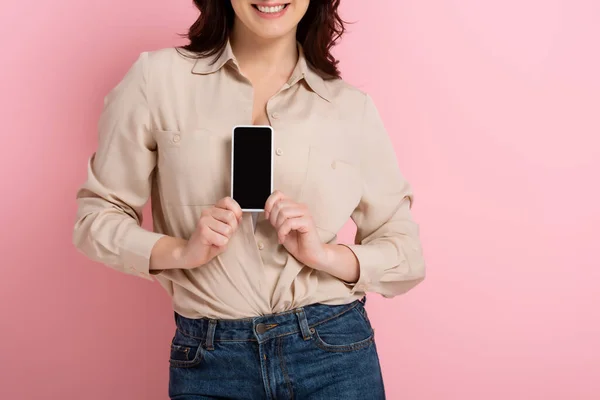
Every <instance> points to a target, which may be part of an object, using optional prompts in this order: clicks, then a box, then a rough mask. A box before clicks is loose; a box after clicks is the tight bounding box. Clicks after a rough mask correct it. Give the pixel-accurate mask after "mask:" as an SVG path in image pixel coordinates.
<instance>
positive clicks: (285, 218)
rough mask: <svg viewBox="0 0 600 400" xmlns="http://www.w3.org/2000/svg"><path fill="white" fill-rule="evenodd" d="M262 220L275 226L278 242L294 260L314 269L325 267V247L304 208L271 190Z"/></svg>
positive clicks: (326, 261) (306, 209) (302, 205)
mask: <svg viewBox="0 0 600 400" xmlns="http://www.w3.org/2000/svg"><path fill="white" fill-rule="evenodd" d="M265 217H266V218H267V219H268V220H269V221H270V222H271V224H272V225H273V227H275V230H276V231H277V236H278V238H279V243H281V244H282V245H283V246H284V247H285V248H286V250H287V251H288V252H289V253H290V254H291V255H293V256H294V257H295V258H296V259H297V260H298V261H300V262H302V263H303V264H305V265H307V266H309V267H311V268H314V269H322V268H323V266H326V265H327V263H328V260H327V258H328V256H329V255H328V251H327V248H326V246H325V244H324V243H323V242H321V239H320V238H319V234H318V233H317V227H316V225H315V222H314V221H313V218H312V216H311V214H310V211H309V210H308V207H307V206H306V205H304V204H300V203H296V202H295V201H293V200H292V199H290V198H289V197H287V196H286V195H284V194H283V193H281V192H280V191H275V192H273V193H272V194H271V196H269V198H268V199H267V202H266V204H265Z"/></svg>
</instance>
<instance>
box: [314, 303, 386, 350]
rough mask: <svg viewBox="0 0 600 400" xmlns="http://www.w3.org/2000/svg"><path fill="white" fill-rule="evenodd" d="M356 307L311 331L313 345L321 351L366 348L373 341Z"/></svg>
mask: <svg viewBox="0 0 600 400" xmlns="http://www.w3.org/2000/svg"><path fill="white" fill-rule="evenodd" d="M355 310H356V307H354V308H352V309H350V310H348V311H347V312H345V313H343V314H342V315H340V316H338V317H336V318H334V319H332V320H329V321H327V322H324V323H321V324H317V325H315V326H314V327H313V328H312V329H311V333H312V334H313V340H314V343H315V344H316V345H317V347H319V348H320V349H321V350H325V351H329V352H349V351H356V350H360V349H363V348H365V347H368V346H370V345H371V343H373V341H374V339H375V335H374V331H373V329H372V328H371V326H370V324H368V323H366V322H365V319H364V317H363V316H362V314H361V313H360V312H355Z"/></svg>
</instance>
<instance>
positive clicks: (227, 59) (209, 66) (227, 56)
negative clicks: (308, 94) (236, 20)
mask: <svg viewBox="0 0 600 400" xmlns="http://www.w3.org/2000/svg"><path fill="white" fill-rule="evenodd" d="M227 63H231V64H233V66H234V67H235V68H236V69H237V70H238V71H239V70H240V68H239V64H238V62H237V60H236V58H235V55H234V54H233V50H232V49H231V43H230V42H229V40H228V41H227V44H226V45H225V48H224V49H223V51H222V52H221V53H220V54H218V55H216V56H215V57H202V58H198V59H197V60H196V61H195V62H194V66H193V68H192V73H194V74H200V75H207V74H212V73H214V72H217V71H219V70H220V69H221V68H223V66H225V65H226V64H227ZM300 80H304V81H305V82H306V83H307V85H308V86H309V87H310V89H311V90H312V91H313V92H315V93H316V94H317V95H319V96H320V97H322V98H323V99H324V100H326V101H328V102H330V101H331V95H330V93H329V89H328V88H327V86H326V84H325V81H324V79H323V77H322V76H321V75H320V74H319V73H318V72H317V71H316V70H315V69H313V68H312V67H311V66H310V65H309V63H308V60H307V59H306V56H305V55H304V49H303V48H302V45H301V44H300V43H298V62H297V63H296V67H295V68H294V71H293V72H292V75H291V77H290V79H289V80H288V85H289V86H293V85H295V84H296V83H298V81H300Z"/></svg>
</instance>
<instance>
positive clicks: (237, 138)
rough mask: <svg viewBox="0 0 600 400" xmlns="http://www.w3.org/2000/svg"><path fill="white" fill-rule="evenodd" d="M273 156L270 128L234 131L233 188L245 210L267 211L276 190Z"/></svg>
mask: <svg viewBox="0 0 600 400" xmlns="http://www.w3.org/2000/svg"><path fill="white" fill-rule="evenodd" d="M272 153H273V149H272V130H271V129H270V128H269V127H259V126H248V127H236V128H234V131H233V152H232V162H233V167H232V181H231V183H232V184H231V188H232V197H233V199H234V200H235V201H237V202H238V203H239V205H240V207H241V208H242V209H244V210H263V209H264V207H265V202H266V201H267V198H268V197H269V196H270V195H271V190H272V182H271V180H272V171H271V169H272Z"/></svg>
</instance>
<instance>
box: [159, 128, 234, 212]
mask: <svg viewBox="0 0 600 400" xmlns="http://www.w3.org/2000/svg"><path fill="white" fill-rule="evenodd" d="M155 137H156V143H157V147H158V149H157V150H158V159H157V167H158V174H157V179H158V185H159V190H160V192H161V199H162V201H163V202H164V203H166V204H175V205H210V204H215V203H216V202H217V201H219V199H221V198H223V197H225V196H228V195H229V192H230V190H229V186H230V179H231V178H230V169H231V166H230V160H231V139H230V138H226V137H223V136H219V135H217V134H215V133H214V132H212V131H209V130H207V129H196V130H186V131H157V132H155Z"/></svg>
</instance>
